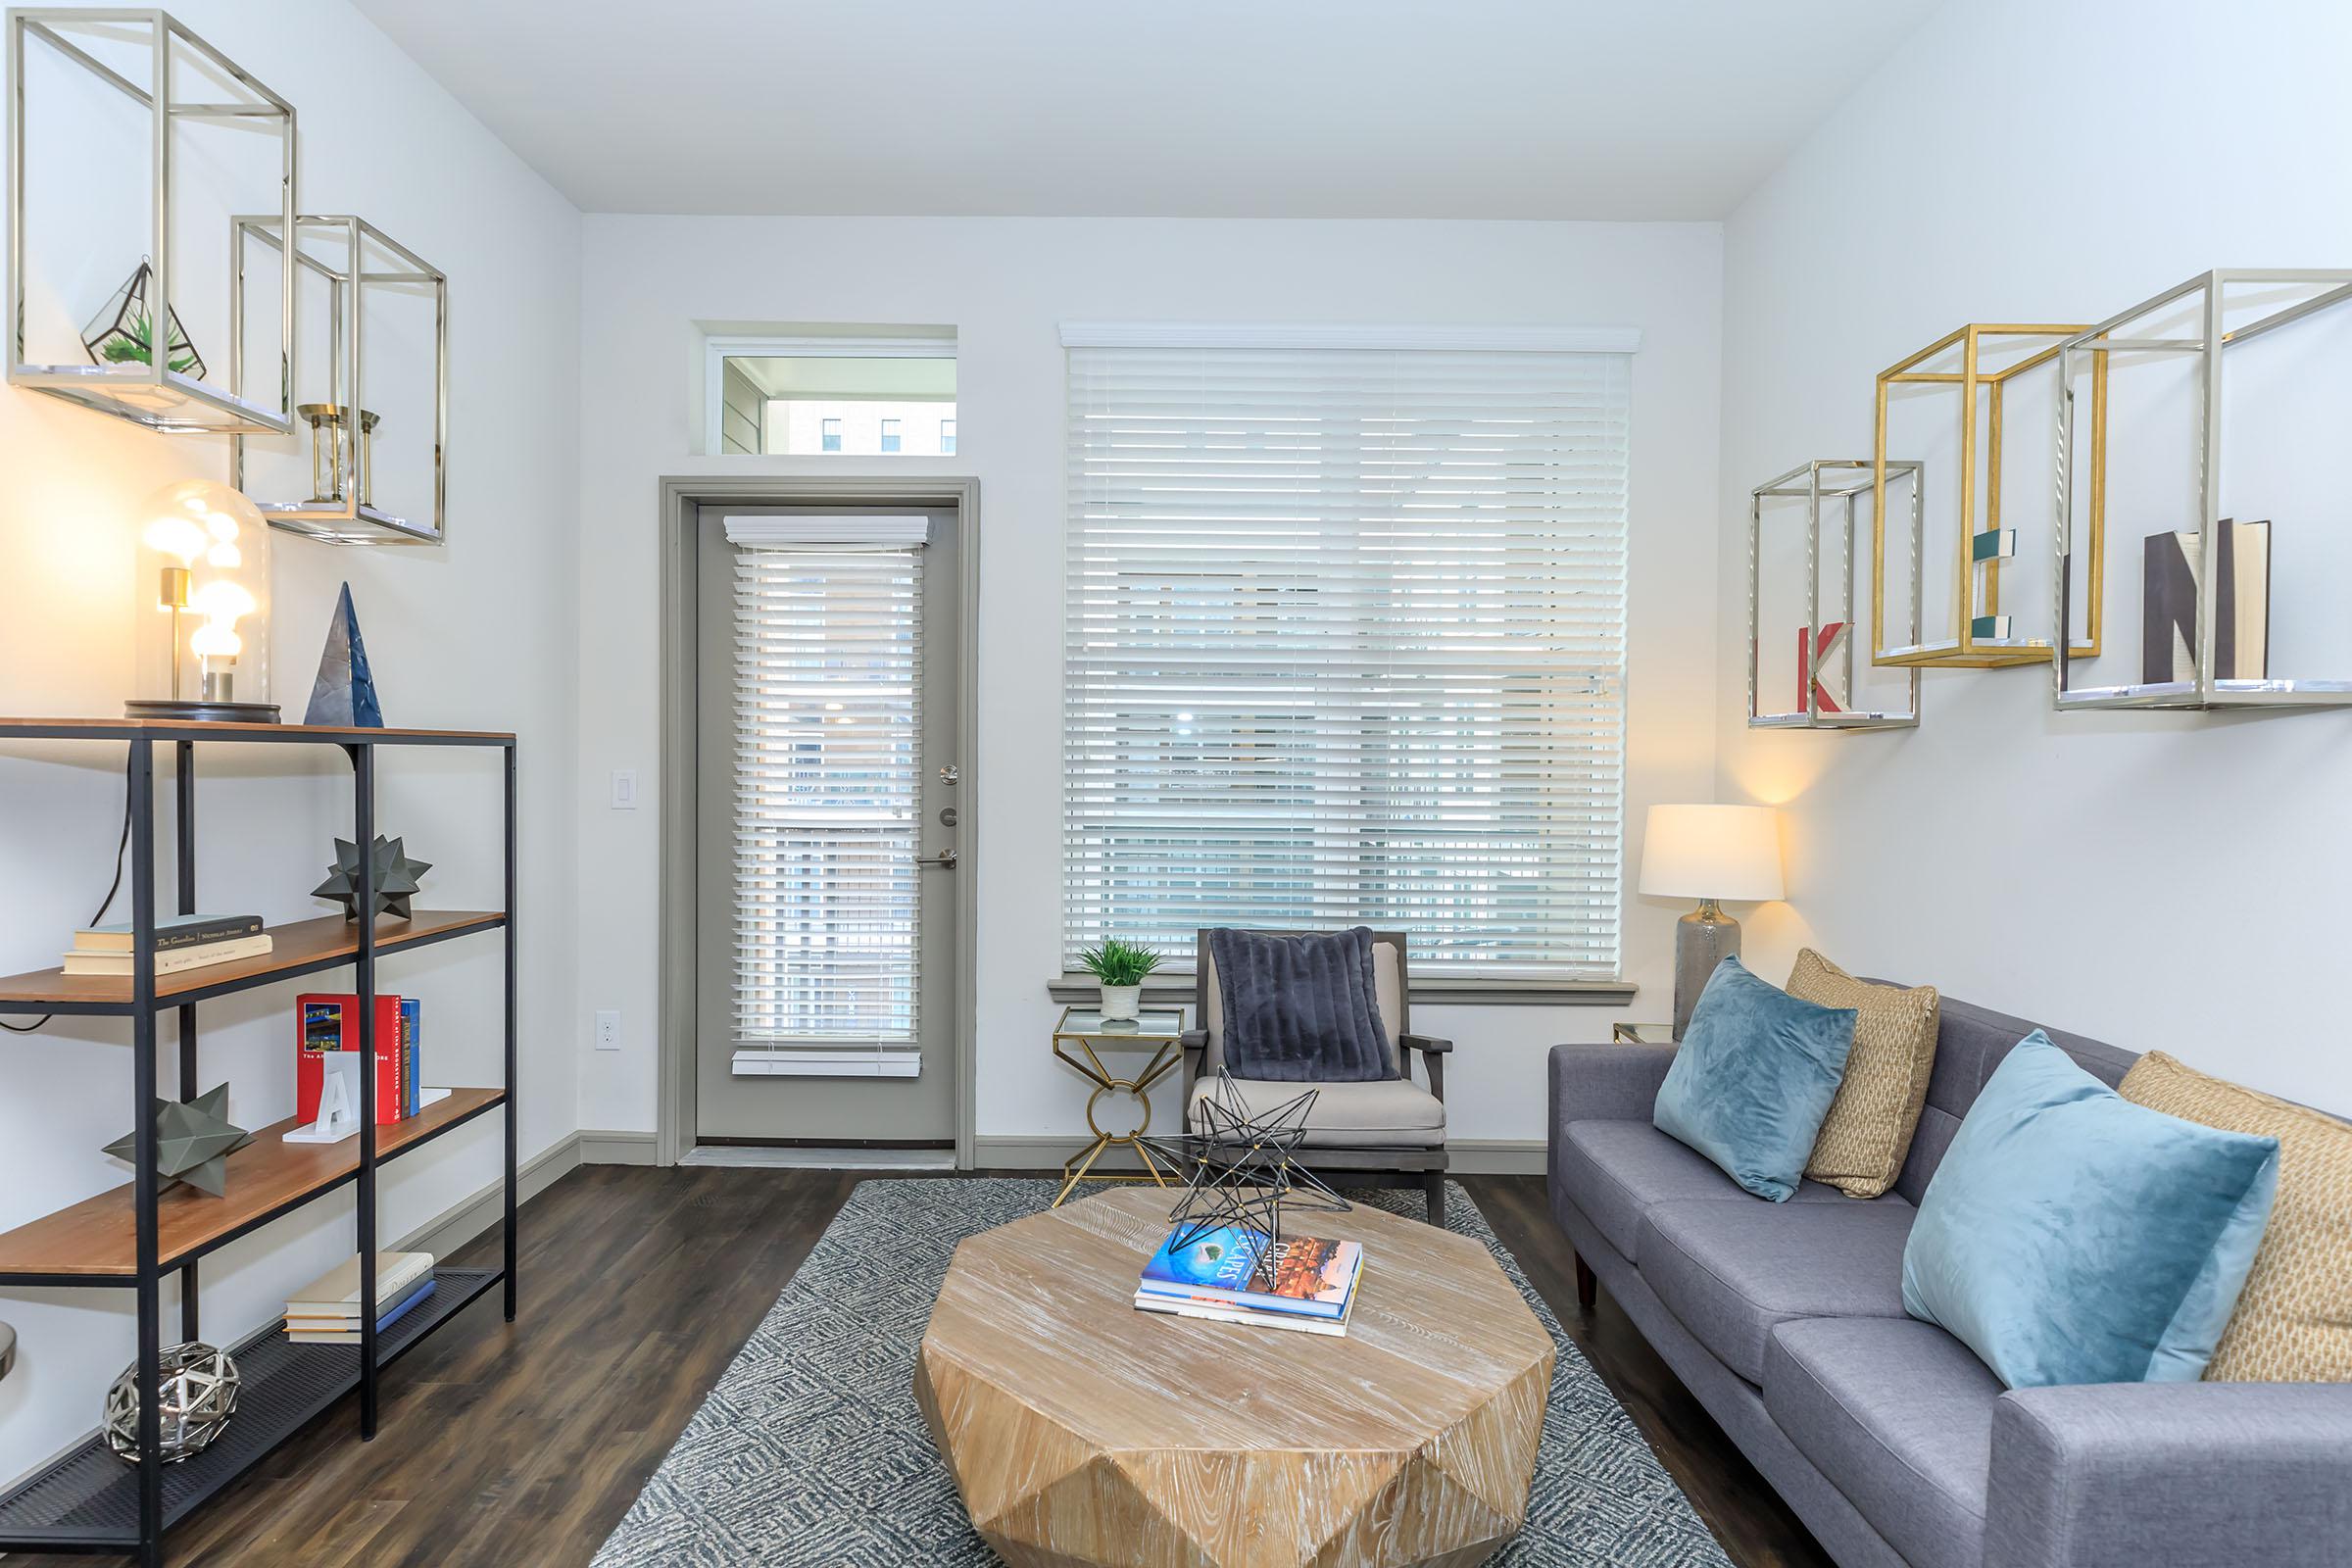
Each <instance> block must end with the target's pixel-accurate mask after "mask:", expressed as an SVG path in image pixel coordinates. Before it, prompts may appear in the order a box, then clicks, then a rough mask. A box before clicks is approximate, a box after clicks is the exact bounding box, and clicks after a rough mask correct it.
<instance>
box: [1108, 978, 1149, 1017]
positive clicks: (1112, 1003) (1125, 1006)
mask: <svg viewBox="0 0 2352 1568" xmlns="http://www.w3.org/2000/svg"><path fill="white" fill-rule="evenodd" d="M1143 1005H1144V988H1143V987H1142V986H1104V987H1103V1021H1104V1022H1106V1023H1107V1022H1109V1021H1111V1020H1113V1019H1118V1020H1121V1021H1124V1022H1127V1023H1133V1022H1134V1021H1135V1016H1136V1014H1137V1013H1139V1012H1141V1011H1142V1010H1143Z"/></svg>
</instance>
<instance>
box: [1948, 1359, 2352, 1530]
mask: <svg viewBox="0 0 2352 1568" xmlns="http://www.w3.org/2000/svg"><path fill="white" fill-rule="evenodd" d="M2347 1541H2352V1384H2313V1383H2097V1384H2083V1385H2079V1386H2074V1387H2068V1388H2055V1389H2020V1390H2016V1391H2015V1392H2012V1393H2010V1394H2006V1395H2003V1396H2002V1397H2001V1399H2000V1402H1999V1403H1998V1404H1996V1405H1995V1406H1994V1408H1993V1418H1992V1476H1991V1482H1990V1489H1989V1492H1988V1495H1987V1496H1986V1501H1985V1562H1987V1563H1999V1564H2001V1565H2002V1568H2213V1565H2215V1564H2218V1563H2261V1564H2263V1565H2264V1568H2323V1565H2328V1564H2340V1563H2342V1562H2343V1561H2344V1551H2345V1543H2346V1542H2347Z"/></svg>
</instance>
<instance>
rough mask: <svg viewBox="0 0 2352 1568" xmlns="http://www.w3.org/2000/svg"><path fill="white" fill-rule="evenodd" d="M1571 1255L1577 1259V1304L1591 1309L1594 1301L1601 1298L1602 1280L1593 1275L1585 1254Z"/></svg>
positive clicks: (1588, 1309)
mask: <svg viewBox="0 0 2352 1568" xmlns="http://www.w3.org/2000/svg"><path fill="white" fill-rule="evenodd" d="M1569 1255H1570V1256H1572V1257H1574V1258H1575V1259H1576V1304H1577V1305H1579V1306H1581V1307H1583V1308H1584V1309H1585V1310H1587V1311H1591V1310H1592V1309H1593V1302H1595V1301H1597V1300H1598V1299H1600V1281H1598V1280H1596V1279H1594V1278H1593V1265H1592V1264H1590V1263H1588V1262H1586V1261H1585V1259H1584V1256H1583V1254H1581V1253H1574V1252H1572V1253H1570V1254H1569Z"/></svg>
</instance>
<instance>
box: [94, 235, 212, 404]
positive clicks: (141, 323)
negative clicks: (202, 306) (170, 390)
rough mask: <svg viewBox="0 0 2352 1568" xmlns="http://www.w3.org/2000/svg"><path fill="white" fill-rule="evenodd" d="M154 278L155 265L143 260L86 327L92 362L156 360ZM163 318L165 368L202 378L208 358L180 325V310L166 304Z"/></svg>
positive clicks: (111, 363)
mask: <svg viewBox="0 0 2352 1568" xmlns="http://www.w3.org/2000/svg"><path fill="white" fill-rule="evenodd" d="M154 282H155V270H154V268H153V267H152V266H151V265H150V264H149V263H147V262H144V261H142V262H140V263H139V270H137V271H135V272H133V273H131V274H130V277H129V278H128V279H127V280H126V281H125V282H124V283H123V286H122V287H121V288H119V289H117V290H115V292H114V296H113V297H112V298H111V299H109V300H108V301H107V302H106V309H104V310H102V311H100V312H99V313H98V315H97V317H96V318H95V319H92V320H91V322H90V324H89V325H87V326H85V327H83V328H82V330H81V344H82V347H83V348H85V349H87V350H88V351H89V355H90V363H91V364H92V365H104V366H113V365H145V366H153V365H154V364H155V351H156V343H155V319H156V311H155V304H156V302H155V301H152V300H150V299H149V298H148V295H149V293H150V292H151V290H152V288H153V286H154ZM163 319H164V320H165V322H166V323H167V325H168V327H169V332H168V334H167V335H168V337H169V341H168V342H167V344H166V345H165V348H164V356H165V358H164V366H165V368H167V369H170V370H172V371H173V372H174V373H176V374H179V375H192V376H194V377H196V378H197V379H198V380H202V379H203V378H204V359H203V356H201V355H199V354H198V353H197V352H196V348H195V345H194V344H192V343H190V342H189V341H188V334H187V333H186V332H185V331H184V330H183V329H182V328H181V327H180V324H179V313H178V312H177V311H174V310H172V309H171V308H170V307H169V306H166V307H165V308H164V311H163Z"/></svg>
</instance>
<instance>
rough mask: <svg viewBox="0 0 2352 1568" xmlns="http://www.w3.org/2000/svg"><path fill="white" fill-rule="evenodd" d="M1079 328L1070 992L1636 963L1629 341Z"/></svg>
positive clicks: (1069, 579)
mask: <svg viewBox="0 0 2352 1568" xmlns="http://www.w3.org/2000/svg"><path fill="white" fill-rule="evenodd" d="M1227 330H1228V332H1229V333H1230V336H1229V337H1228V338H1227V340H1225V341H1217V340H1216V339H1217V337H1218V336H1219V335H1220V334H1219V333H1218V331H1217V329H1211V328H1152V327H1130V326H1103V327H1080V326H1069V327H1065V328H1064V342H1065V344H1066V345H1067V346H1068V353H1069V367H1068V369H1069V436H1068V439H1069V462H1070V480H1069V493H1068V531H1067V540H1066V581H1065V606H1064V616H1065V628H1064V675H1063V681H1064V686H1063V722H1064V739H1063V763H1064V777H1065V785H1064V796H1063V846H1064V888H1065V892H1064V909H1063V922H1062V926H1063V929H1062V941H1063V947H1064V967H1065V969H1066V968H1071V967H1074V966H1075V965H1074V959H1075V956H1076V955H1077V953H1078V952H1079V951H1080V950H1081V949H1083V948H1085V947H1087V946H1089V945H1091V944H1094V943H1096V942H1099V941H1101V940H1102V939H1103V938H1104V937H1106V936H1119V937H1123V938H1126V939H1127V940H1130V941H1141V942H1144V943H1147V944H1149V945H1151V946H1152V947H1155V948H1157V949H1159V950H1160V951H1161V952H1163V953H1164V954H1166V955H1167V956H1169V958H1170V959H1171V960H1172V961H1171V967H1173V968H1183V967H1188V966H1189V963H1188V961H1187V960H1188V959H1189V956H1190V955H1191V954H1192V952H1193V943H1194V934H1195V932H1196V931H1197V930H1199V929H1200V928H1201V927H1204V926H1216V925H1240V926H1259V927H1272V928H1331V927H1336V926H1344V925H1350V924H1359V923H1360V924H1367V925H1371V926H1374V927H1377V928H1390V929H1400V930H1405V931H1409V932H1410V933H1411V937H1412V942H1413V951H1414V967H1415V969H1416V970H1420V969H1423V968H1424V959H1423V957H1422V955H1423V954H1424V953H1426V954H1427V955H1428V959H1427V964H1426V967H1427V969H1428V970H1429V972H1431V973H1433V974H1437V975H1451V976H1455V977H1463V978H1471V977H1479V978H1487V979H1494V980H1512V979H1525V980H1530V981H1555V982H1559V981H1582V980H1591V981H1605V980H1613V979H1615V978H1617V976H1618V974H1619V971H1620V966H1621V961H1620V960H1621V955H1620V944H1619V914H1620V904H1621V880H1620V874H1621V868H1622V858H1623V855H1622V851H1623V805H1624V772H1625V767H1624V761H1625V759H1624V752H1625V662H1626V656H1625V625H1626V509H1627V501H1626V485H1627V466H1628V420H1629V417H1630V379H1631V371H1630V366H1631V351H1632V350H1633V348H1634V346H1635V338H1634V334H1632V333H1630V332H1625V333H1544V332H1531V333H1527V334H1485V333H1471V334H1453V333H1445V332H1431V333H1397V334H1393V335H1386V341H1384V340H1383V338H1384V334H1380V333H1377V332H1365V333H1358V332H1353V331H1351V330H1345V329H1341V330H1328V331H1318V330H1316V329H1298V330H1291V329H1279V328H1236V329H1227Z"/></svg>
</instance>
